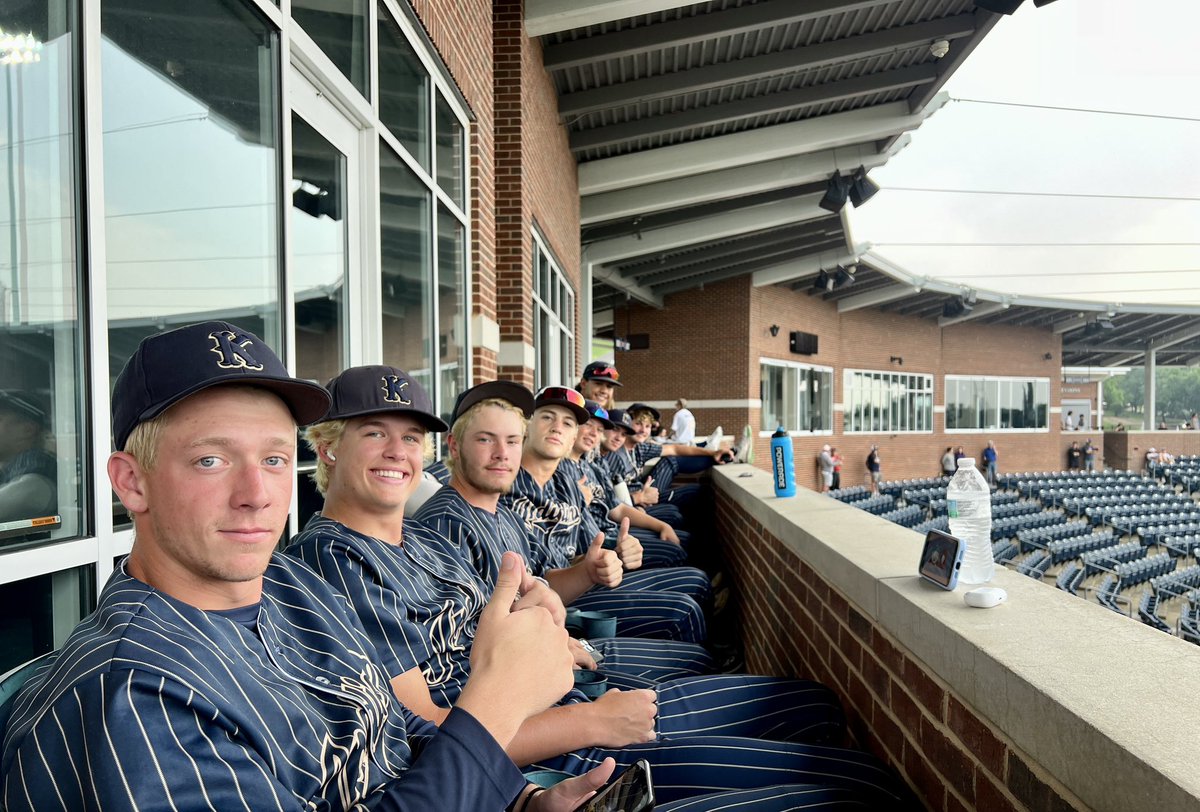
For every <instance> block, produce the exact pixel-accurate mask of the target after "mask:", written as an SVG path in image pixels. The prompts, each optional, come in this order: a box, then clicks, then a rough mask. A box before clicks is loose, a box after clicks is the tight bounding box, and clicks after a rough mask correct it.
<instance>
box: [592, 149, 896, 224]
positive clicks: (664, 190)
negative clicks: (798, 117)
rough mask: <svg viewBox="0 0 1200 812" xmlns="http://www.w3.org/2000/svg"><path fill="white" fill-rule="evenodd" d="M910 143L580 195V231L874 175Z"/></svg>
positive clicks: (781, 160)
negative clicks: (845, 174)
mask: <svg viewBox="0 0 1200 812" xmlns="http://www.w3.org/2000/svg"><path fill="white" fill-rule="evenodd" d="M910 140H911V137H910V136H909V135H908V134H905V135H903V136H902V137H901V138H900V139H898V140H897V141H896V144H895V145H894V147H893V148H892V149H891V150H889V151H887V152H876V151H875V150H874V147H873V146H867V145H862V144H857V145H851V146H846V147H842V148H840V149H824V150H821V151H819V152H814V153H812V154H809V155H791V156H788V157H786V158H777V159H775V160H773V161H763V162H761V163H755V164H747V165H743V166H739V167H734V168H730V169H718V170H716V171H715V172H707V173H705V174H703V175H690V176H687V177H681V178H675V179H674V180H664V181H661V182H659V183H648V184H644V185H641V186H631V187H628V188H623V189H618V190H616V191H611V192H601V193H598V194H592V193H589V192H588V190H586V189H580V195H581V198H582V199H581V200H580V225H585V226H586V225H590V224H592V223H600V222H604V221H606V220H617V219H621V218H625V217H634V216H637V215H639V214H648V213H650V212H653V211H658V210H659V209H672V208H678V207H681V206H694V205H698V204H700V203H709V202H712V201H714V200H724V199H726V198H729V197H738V196H740V195H750V194H756V193H758V192H767V191H770V190H772V189H779V188H783V187H787V186H796V185H799V184H802V183H815V182H824V181H825V180H826V179H827V178H828V177H829V176H830V175H832V174H833V173H834V172H835V171H838V170H843V171H846V170H853V169H855V168H856V167H859V166H865V167H866V168H867V169H868V170H871V169H874V168H875V167H877V166H882V165H883V164H885V163H887V162H888V160H889V159H890V158H891V157H892V156H893V155H895V154H896V153H897V152H899V151H900V150H902V149H904V147H905V146H907V145H908V142H909V141H910ZM586 166H589V164H583V165H582V166H580V168H579V172H580V175H583V174H584V167H586Z"/></svg>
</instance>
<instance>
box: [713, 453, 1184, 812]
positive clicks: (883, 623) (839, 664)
mask: <svg viewBox="0 0 1200 812" xmlns="http://www.w3.org/2000/svg"><path fill="white" fill-rule="evenodd" d="M749 471H750V469H749V467H748V466H729V467H728V468H721V469H717V470H716V471H715V473H714V483H715V485H716V491H717V508H718V510H717V514H718V526H719V530H720V532H721V534H722V544H723V548H724V553H725V557H726V560H727V562H728V566H729V570H730V574H731V575H732V577H733V580H734V583H735V584H736V586H737V592H738V595H739V600H738V611H739V613H740V619H741V622H742V634H743V640H744V643H745V646H746V657H747V669H748V670H749V671H751V672H754V673H767V674H775V675H780V676H792V675H795V676H805V677H812V678H815V679H818V680H820V681H822V682H825V683H826V684H828V685H829V686H831V687H832V688H834V690H836V691H837V692H838V693H839V695H840V696H841V698H842V701H843V703H844V705H845V706H846V710H847V715H848V716H849V719H850V729H851V732H852V734H853V735H854V736H855V738H856V739H857V740H858V741H859V743H860V744H861V745H863V746H865V747H867V748H868V749H870V750H871V751H872V752H874V753H876V754H877V755H878V756H880V757H881V758H883V759H884V760H886V761H887V762H888V763H890V764H891V765H892V766H893V767H894V768H895V769H896V770H897V771H899V772H900V773H901V774H902V775H903V776H904V778H905V780H907V781H908V783H909V784H910V785H911V786H912V787H913V788H914V789H915V791H916V792H917V793H918V794H919V795H920V796H921V797H922V798H923V799H924V800H925V802H926V804H927V806H928V807H929V808H930V809H935V810H952V809H954V810H957V809H980V810H985V811H986V812H991V810H1010V809H1029V810H1068V809H1112V810H1149V809H1172V810H1177V809H1200V711H1198V710H1197V709H1196V708H1197V705H1200V703H1197V702H1195V701H1194V697H1193V692H1192V691H1191V689H1189V688H1187V687H1186V686H1189V685H1193V684H1196V683H1195V680H1196V678H1197V676H1200V648H1197V647H1195V646H1191V645H1189V644H1187V643H1184V642H1183V641H1181V640H1178V639H1176V638H1173V637H1170V636H1168V635H1165V634H1163V633H1161V632H1156V631H1154V630H1152V629H1150V628H1149V627H1146V626H1143V625H1142V624H1140V623H1138V622H1136V621H1133V620H1130V619H1129V618H1123V617H1121V616H1119V615H1117V614H1115V613H1112V612H1109V611H1108V610H1105V609H1102V608H1101V607H1099V606H1097V605H1095V604H1089V603H1087V602H1085V601H1083V600H1081V599H1079V598H1074V597H1070V596H1068V595H1066V594H1065V593H1062V592H1060V591H1059V590H1056V589H1054V587H1053V585H1052V584H1049V583H1037V582H1035V581H1033V580H1032V579H1029V578H1026V577H1023V576H1019V575H1016V574H1015V573H1012V572H1009V571H1007V570H1001V571H1000V572H999V573H998V574H997V577H996V580H995V581H994V582H993V583H994V584H995V585H1000V586H1003V587H1004V588H1005V589H1007V590H1008V593H1009V596H1010V598H1009V601H1008V602H1007V603H1006V604H1004V605H1002V606H1000V607H996V608H994V609H988V610H981V609H972V608H970V607H967V606H966V605H965V604H964V603H963V601H962V597H961V596H962V592H963V591H964V590H963V589H962V588H960V589H959V590H958V591H957V592H954V593H947V592H944V591H941V590H938V589H937V588H936V587H932V586H929V585H926V584H924V583H921V582H920V580H919V579H918V578H917V577H916V576H915V575H914V574H913V573H914V572H915V569H916V565H915V562H916V560H917V557H918V554H919V552H920V546H921V538H920V537H919V536H918V535H917V534H916V533H913V532H912V531H911V530H906V529H904V528H901V527H899V526H897V525H893V524H891V523H889V522H886V521H884V520H882V519H879V518H877V517H875V516H870V515H868V514H866V513H864V512H863V511H860V510H857V509H855V508H853V507H849V506H846V505H843V504H841V503H838V502H836V501H835V500H833V499H829V498H828V497H824V496H822V495H820V494H815V493H810V492H807V491H802V492H800V493H799V494H797V496H796V497H793V498H791V499H776V498H775V497H774V496H773V495H772V492H771V486H770V477H769V476H768V475H766V474H764V473H763V472H761V471H754V472H753V474H752V475H751V476H749V477H746V476H744V474H745V473H748V472H749ZM739 475H743V476H739Z"/></svg>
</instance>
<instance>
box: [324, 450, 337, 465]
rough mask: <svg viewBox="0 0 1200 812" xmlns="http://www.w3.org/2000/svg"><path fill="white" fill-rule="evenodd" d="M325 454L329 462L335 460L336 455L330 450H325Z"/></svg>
mask: <svg viewBox="0 0 1200 812" xmlns="http://www.w3.org/2000/svg"><path fill="white" fill-rule="evenodd" d="M325 456H326V457H329V461H330V462H337V455H336V454H334V453H333V452H332V451H326V452H325Z"/></svg>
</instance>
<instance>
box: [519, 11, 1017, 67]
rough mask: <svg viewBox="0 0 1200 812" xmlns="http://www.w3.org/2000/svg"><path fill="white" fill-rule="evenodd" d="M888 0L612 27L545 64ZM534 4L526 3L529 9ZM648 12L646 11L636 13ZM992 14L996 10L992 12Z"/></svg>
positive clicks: (549, 53) (653, 47) (560, 50)
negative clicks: (608, 31)
mask: <svg viewBox="0 0 1200 812" xmlns="http://www.w3.org/2000/svg"><path fill="white" fill-rule="evenodd" d="M886 2H890V0H807V2H805V3H804V4H803V5H800V4H797V3H759V4H756V5H753V6H740V7H737V8H729V9H725V10H723V11H714V12H712V13H711V14H697V15H696V16H694V17H685V18H683V19H682V20H670V21H668V22H662V23H656V24H655V25H645V26H641V27H638V28H627V29H625V30H623V31H612V32H610V33H608V34H599V35H597V36H594V37H588V38H587V39H581V40H574V41H571V42H560V43H554V44H551V45H547V46H546V49H545V51H544V52H543V55H542V64H543V65H545V67H546V69H547V70H551V71H554V70H563V69H566V68H576V67H579V66H580V65H586V64H589V63H591V62H601V61H604V60H608V59H619V58H621V57H626V56H634V55H635V54H642V53H646V52H647V51H661V50H663V49H665V48H678V47H680V46H683V45H691V44H693V43H697V42H703V41H704V40H708V39H714V38H716V37H731V36H734V35H735V34H746V33H749V32H752V31H760V30H762V29H764V28H775V27H778V26H782V25H795V24H796V23H802V22H805V21H807V20H814V19H819V18H821V17H827V16H829V15H832V14H845V13H847V12H851V11H860V10H862V9H867V8H871V7H873V6H878V5H882V4H883V3H886ZM530 5H531V4H530V3H526V8H529V6H530ZM636 13H645V12H640V11H639V12H636ZM993 16H994V15H993Z"/></svg>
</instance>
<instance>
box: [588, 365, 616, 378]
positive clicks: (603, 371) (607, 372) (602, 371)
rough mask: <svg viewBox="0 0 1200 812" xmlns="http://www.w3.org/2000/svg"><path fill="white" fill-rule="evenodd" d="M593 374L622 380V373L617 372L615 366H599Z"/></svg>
mask: <svg viewBox="0 0 1200 812" xmlns="http://www.w3.org/2000/svg"><path fill="white" fill-rule="evenodd" d="M592 374H593V375H598V376H600V377H601V378H612V379H613V380H614V381H619V380H621V373H620V372H617V370H616V369H614V368H613V367H597V368H596V369H593V370H592Z"/></svg>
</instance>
